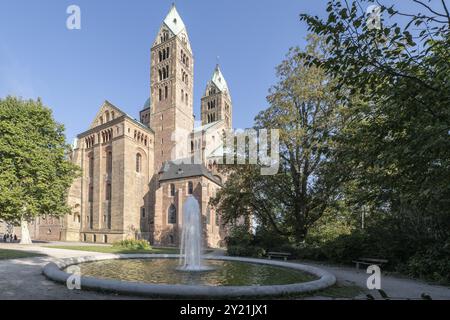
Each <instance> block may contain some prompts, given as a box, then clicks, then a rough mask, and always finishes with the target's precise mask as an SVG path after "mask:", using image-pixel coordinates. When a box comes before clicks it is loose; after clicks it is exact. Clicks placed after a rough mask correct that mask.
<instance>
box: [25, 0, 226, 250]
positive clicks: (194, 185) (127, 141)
mask: <svg viewBox="0 0 450 320" xmlns="http://www.w3.org/2000/svg"><path fill="white" fill-rule="evenodd" d="M193 88H194V55H193V53H192V48H191V43H190V41H189V36H188V33H187V30H186V26H185V25H184V23H183V20H182V19H181V17H180V15H179V14H178V12H177V9H176V8H175V6H174V5H173V6H172V8H171V9H170V11H169V13H168V15H167V17H166V18H165V19H164V22H163V23H162V26H161V28H160V30H159V32H158V35H157V37H156V40H155V41H154V43H153V45H152V48H151V59H150V98H149V99H148V100H147V102H146V103H145V105H144V107H143V109H142V110H141V111H140V114H139V120H136V119H134V118H132V117H130V116H129V115H127V114H126V113H125V112H123V111H122V110H120V109H119V108H118V107H116V106H114V105H113V104H112V103H110V102H108V101H105V102H104V104H103V105H102V106H101V108H100V110H99V111H98V113H97V115H96V117H95V119H94V120H93V121H92V123H91V125H90V127H89V129H88V130H87V131H86V132H83V133H81V134H79V135H78V139H77V141H76V143H75V145H74V149H73V152H72V154H71V160H72V161H73V162H74V163H76V164H77V165H78V166H79V167H80V168H81V169H82V175H81V176H80V177H79V178H77V179H76V180H75V181H74V183H73V185H72V187H71V188H70V191H69V198H68V203H69V205H70V207H71V208H72V212H71V213H70V214H68V215H67V216H65V217H63V218H51V217H47V218H46V217H42V218H39V219H38V220H37V221H35V222H34V223H33V225H32V226H30V231H31V233H32V235H34V238H36V239H41V240H62V241H82V242H89V243H113V242H115V241H119V240H123V239H130V238H131V239H146V240H149V241H150V243H152V244H156V245H177V244H178V242H179V237H180V235H179V231H180V230H181V225H182V223H183V221H182V206H183V204H184V202H185V200H186V199H187V197H189V196H190V195H192V196H194V197H195V198H196V199H197V200H198V202H199V204H200V208H201V214H202V218H203V230H204V236H205V237H204V238H205V245H207V246H209V247H219V246H221V245H222V243H223V239H224V236H225V234H226V230H225V229H226V228H225V227H224V226H223V224H222V222H221V219H220V215H219V213H218V212H216V211H215V210H214V208H213V207H211V206H210V205H209V201H210V199H211V197H214V196H215V194H216V192H217V191H218V190H219V189H220V188H221V185H222V182H223V181H224V177H222V176H221V175H220V174H219V173H218V172H217V170H216V168H217V166H216V165H217V163H218V161H220V160H219V159H220V157H221V155H222V153H223V148H222V146H221V144H222V136H223V134H224V132H225V131H226V130H230V129H231V128H232V101H231V96H230V92H229V89H228V85H227V82H226V80H225V78H224V76H223V74H222V72H221V70H220V68H219V66H216V68H215V70H214V71H213V75H212V77H211V80H210V81H209V82H208V83H207V85H206V90H205V92H204V94H203V97H202V98H201V125H200V126H198V127H194V119H195V117H194V111H193V96H194V95H193Z"/></svg>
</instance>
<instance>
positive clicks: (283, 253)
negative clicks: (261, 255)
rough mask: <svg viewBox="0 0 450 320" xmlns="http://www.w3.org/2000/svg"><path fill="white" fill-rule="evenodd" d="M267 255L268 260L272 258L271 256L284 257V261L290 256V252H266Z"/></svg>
mask: <svg viewBox="0 0 450 320" xmlns="http://www.w3.org/2000/svg"><path fill="white" fill-rule="evenodd" d="M267 256H268V257H269V260H272V257H273V258H282V259H284V261H286V260H287V259H288V258H289V257H290V256H291V254H290V253H287V252H268V253H267Z"/></svg>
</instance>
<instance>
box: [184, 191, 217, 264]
mask: <svg viewBox="0 0 450 320" xmlns="http://www.w3.org/2000/svg"><path fill="white" fill-rule="evenodd" d="M202 242H203V230H202V223H201V213H200V206H199V204H198V201H197V200H196V199H195V198H194V197H193V196H189V197H188V198H187V200H186V202H185V203H184V206H183V226H182V233H181V252H180V267H179V268H178V269H179V270H182V271H205V270H210V268H208V267H206V266H204V265H203V264H202Z"/></svg>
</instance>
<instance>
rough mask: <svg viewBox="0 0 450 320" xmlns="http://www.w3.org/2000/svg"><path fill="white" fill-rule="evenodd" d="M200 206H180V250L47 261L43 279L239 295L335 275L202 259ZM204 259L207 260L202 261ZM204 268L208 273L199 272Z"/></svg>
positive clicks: (137, 290) (311, 286) (134, 290)
mask: <svg viewBox="0 0 450 320" xmlns="http://www.w3.org/2000/svg"><path fill="white" fill-rule="evenodd" d="M201 217H202V215H201V213H200V206H199V204H198V202H197V200H196V199H195V198H194V197H193V196H190V197H189V198H188V199H187V200H186V202H185V203H184V206H183V221H182V223H183V226H182V237H181V254H180V255H176V254H109V255H108V254H102V255H98V256H89V257H74V258H68V259H63V260H60V261H58V262H56V263H55V262H50V263H49V264H47V265H46V266H45V267H44V270H43V273H44V274H45V275H46V276H47V278H49V279H52V280H55V281H58V282H62V283H66V284H67V283H68V281H71V280H72V277H73V275H71V274H70V273H71V271H70V268H69V267H71V266H73V265H76V266H77V267H78V268H79V269H80V273H81V274H82V276H81V279H80V284H81V287H82V288H83V289H88V290H89V289H91V290H99V291H108V292H115V293H122V294H125V295H130V294H136V295H141V296H148V297H158V298H160V297H168V298H174V297H180V298H202V299H203V298H207V299H210V298H211V297H216V298H233V297H234V298H242V297H256V296H263V297H267V296H277V295H285V294H293V293H309V292H312V291H315V290H322V289H324V288H327V287H329V286H331V285H333V284H334V283H335V282H336V277H335V276H334V275H332V274H329V273H328V272H326V271H324V270H321V269H318V268H316V267H312V266H307V265H301V264H297V263H288V262H282V261H273V260H263V259H253V258H243V257H229V256H206V257H202V244H203V229H202V226H203V225H202V222H201ZM203 258H204V260H207V261H208V264H206V263H203ZM202 271H208V272H202Z"/></svg>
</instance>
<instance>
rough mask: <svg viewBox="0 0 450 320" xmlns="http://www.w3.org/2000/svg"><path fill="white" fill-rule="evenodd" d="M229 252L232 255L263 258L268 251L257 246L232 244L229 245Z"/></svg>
mask: <svg viewBox="0 0 450 320" xmlns="http://www.w3.org/2000/svg"><path fill="white" fill-rule="evenodd" d="M227 253H228V255H230V256H237V257H253V258H261V257H264V256H265V254H266V251H265V250H264V249H263V248H261V247H257V246H240V245H232V246H228V248H227Z"/></svg>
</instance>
